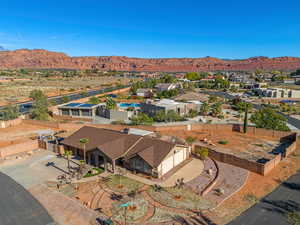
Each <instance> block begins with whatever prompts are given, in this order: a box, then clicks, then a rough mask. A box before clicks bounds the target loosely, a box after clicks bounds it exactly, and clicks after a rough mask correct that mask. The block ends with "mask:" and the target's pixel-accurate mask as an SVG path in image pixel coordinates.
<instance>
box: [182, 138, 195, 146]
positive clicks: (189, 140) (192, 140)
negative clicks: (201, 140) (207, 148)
mask: <svg viewBox="0 0 300 225" xmlns="http://www.w3.org/2000/svg"><path fill="white" fill-rule="evenodd" d="M185 141H186V143H188V144H189V145H191V144H193V143H194V142H195V141H196V138H195V137H192V136H188V137H187V138H186V139H185Z"/></svg>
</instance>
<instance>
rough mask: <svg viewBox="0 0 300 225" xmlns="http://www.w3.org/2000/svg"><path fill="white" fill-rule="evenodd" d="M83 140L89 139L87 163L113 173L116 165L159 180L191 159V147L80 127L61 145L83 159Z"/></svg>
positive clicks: (146, 137)
mask: <svg viewBox="0 0 300 225" xmlns="http://www.w3.org/2000/svg"><path fill="white" fill-rule="evenodd" d="M82 138H87V139H88V140H89V142H88V143H87V144H86V146H85V151H86V160H87V163H88V164H91V165H93V166H97V167H104V168H105V169H106V170H108V171H111V172H114V173H115V172H116V167H117V166H119V167H124V168H127V169H128V170H131V171H135V172H141V173H144V174H148V175H151V176H153V177H157V178H161V177H162V176H163V175H165V174H166V173H168V172H170V170H172V169H173V168H174V167H176V166H178V165H180V164H182V163H183V162H184V161H185V160H187V159H188V158H189V157H190V148H189V147H188V146H186V145H183V144H178V143H176V142H175V141H173V142H168V141H164V140H160V139H158V138H152V137H148V136H139V135H133V134H126V133H122V132H119V131H114V130H108V129H102V128H95V127H88V126H85V127H82V128H81V129H79V130H78V131H77V132H75V133H73V134H72V135H71V136H69V137H68V138H66V139H64V140H63V141H61V144H62V145H63V146H64V149H65V150H71V151H73V153H74V155H76V156H79V157H81V158H82V157H83V154H84V153H83V151H84V147H83V145H82V144H81V143H80V139H82Z"/></svg>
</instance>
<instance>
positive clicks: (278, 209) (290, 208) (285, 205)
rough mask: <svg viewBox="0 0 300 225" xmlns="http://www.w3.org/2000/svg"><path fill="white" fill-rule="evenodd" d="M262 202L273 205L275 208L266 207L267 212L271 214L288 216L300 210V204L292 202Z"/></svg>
mask: <svg viewBox="0 0 300 225" xmlns="http://www.w3.org/2000/svg"><path fill="white" fill-rule="evenodd" d="M261 202H263V203H267V204H269V205H272V206H273V207H272V208H271V207H270V208H269V207H264V209H265V210H268V211H271V212H275V213H279V214H286V213H289V212H295V211H299V210H300V204H299V203H297V202H295V201H292V200H288V201H282V200H279V201H276V200H266V199H264V200H262V201H261Z"/></svg>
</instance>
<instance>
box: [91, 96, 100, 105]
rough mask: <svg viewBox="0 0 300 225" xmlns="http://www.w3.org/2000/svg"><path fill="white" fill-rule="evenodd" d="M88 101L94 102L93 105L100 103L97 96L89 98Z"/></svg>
mask: <svg viewBox="0 0 300 225" xmlns="http://www.w3.org/2000/svg"><path fill="white" fill-rule="evenodd" d="M89 103H90V104H95V105H97V104H99V103H100V100H99V98H97V97H95V96H93V97H91V98H90V99H89Z"/></svg>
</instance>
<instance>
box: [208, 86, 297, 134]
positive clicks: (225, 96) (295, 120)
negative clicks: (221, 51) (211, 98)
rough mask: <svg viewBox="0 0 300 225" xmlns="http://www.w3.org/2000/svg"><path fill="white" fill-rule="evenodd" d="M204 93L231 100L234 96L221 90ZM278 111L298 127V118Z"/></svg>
mask: <svg viewBox="0 0 300 225" xmlns="http://www.w3.org/2000/svg"><path fill="white" fill-rule="evenodd" d="M204 93H206V94H210V95H216V96H218V97H221V98H226V99H229V100H232V99H234V98H235V96H232V95H230V94H228V93H226V92H221V91H219V92H204ZM252 104H253V103H252ZM253 107H254V108H256V109H260V108H261V107H262V106H261V105H259V104H253ZM278 113H279V114H280V115H282V116H283V117H285V118H286V119H287V123H289V124H291V125H292V126H294V127H296V128H297V129H300V120H298V119H296V118H293V117H290V116H288V115H285V114H283V113H281V112H278Z"/></svg>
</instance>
